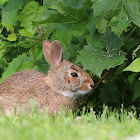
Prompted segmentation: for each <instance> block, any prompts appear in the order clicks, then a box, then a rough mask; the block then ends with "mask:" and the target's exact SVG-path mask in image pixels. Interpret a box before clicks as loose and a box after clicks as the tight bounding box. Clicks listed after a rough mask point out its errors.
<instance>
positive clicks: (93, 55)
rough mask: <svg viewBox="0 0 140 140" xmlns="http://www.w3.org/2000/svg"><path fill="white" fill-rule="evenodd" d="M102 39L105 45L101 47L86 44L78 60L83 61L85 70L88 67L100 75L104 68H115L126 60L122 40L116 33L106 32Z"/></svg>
mask: <svg viewBox="0 0 140 140" xmlns="http://www.w3.org/2000/svg"><path fill="white" fill-rule="evenodd" d="M102 41H103V44H104V47H101V48H99V47H95V46H92V45H87V46H84V49H83V50H82V51H81V52H80V53H79V56H78V58H77V60H76V62H81V63H82V65H83V68H84V69H85V70H87V69H88V70H90V71H91V72H92V73H93V74H95V75H97V76H99V77H100V76H101V73H102V71H103V70H104V69H110V68H114V67H116V66H117V65H120V64H122V63H123V62H124V61H125V60H126V58H125V53H124V52H122V51H121V50H120V47H121V40H120V39H119V38H118V37H117V36H116V35H115V34H114V33H112V32H110V31H108V32H106V34H105V35H104V36H102Z"/></svg>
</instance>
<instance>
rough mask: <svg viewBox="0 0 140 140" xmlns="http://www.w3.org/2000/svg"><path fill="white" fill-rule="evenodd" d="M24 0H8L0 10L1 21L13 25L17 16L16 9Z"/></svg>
mask: <svg viewBox="0 0 140 140" xmlns="http://www.w3.org/2000/svg"><path fill="white" fill-rule="evenodd" d="M23 3H24V0H8V3H7V4H6V6H5V7H4V9H3V11H2V22H4V23H8V24H10V25H14V24H15V23H16V21H17V18H18V10H19V8H20V6H21V5H22V4H23Z"/></svg>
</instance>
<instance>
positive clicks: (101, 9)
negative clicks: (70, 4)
mask: <svg viewBox="0 0 140 140" xmlns="http://www.w3.org/2000/svg"><path fill="white" fill-rule="evenodd" d="M120 3H121V0H117V1H116V0H97V1H96V2H95V3H94V4H93V6H92V8H93V10H94V17H98V16H101V15H102V14H105V13H108V14H110V13H111V12H113V11H115V10H116V9H117V8H118V6H119V5H120Z"/></svg>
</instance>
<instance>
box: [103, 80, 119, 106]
mask: <svg viewBox="0 0 140 140" xmlns="http://www.w3.org/2000/svg"><path fill="white" fill-rule="evenodd" d="M100 91H101V94H100V98H101V100H102V101H103V102H104V103H105V104H107V105H110V104H114V103H115V104H116V105H119V104H120V101H121V96H120V93H119V90H118V88H117V86H116V85H113V84H112V83H111V84H110V85H109V86H107V87H104V88H101V89H100Z"/></svg>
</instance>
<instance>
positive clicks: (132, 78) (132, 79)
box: [128, 72, 139, 85]
mask: <svg viewBox="0 0 140 140" xmlns="http://www.w3.org/2000/svg"><path fill="white" fill-rule="evenodd" d="M138 75H139V73H137V72H133V73H132V74H131V75H129V76H128V82H129V83H130V84H131V85H133V83H134V81H135V80H136V78H137V77H138Z"/></svg>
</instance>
